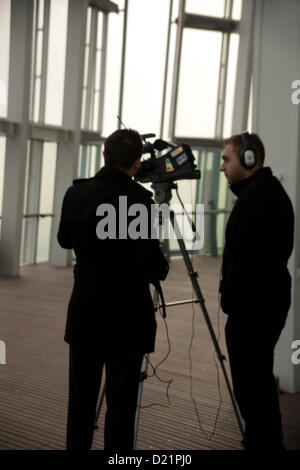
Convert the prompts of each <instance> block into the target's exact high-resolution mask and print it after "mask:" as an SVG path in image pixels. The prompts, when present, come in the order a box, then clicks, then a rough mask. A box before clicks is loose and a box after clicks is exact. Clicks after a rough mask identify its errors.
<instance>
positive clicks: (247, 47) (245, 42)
mask: <svg viewBox="0 0 300 470" xmlns="http://www.w3.org/2000/svg"><path fill="white" fill-rule="evenodd" d="M254 12H255V0H247V1H243V8H242V16H241V21H240V28H239V33H240V44H239V53H238V63H237V70H236V76H237V77H238V80H236V86H235V95H234V107H233V109H234V113H233V117H232V134H238V133H240V132H242V131H243V130H245V129H246V127H247V122H248V109H249V98H250V85H251V73H252V62H253V35H254ZM234 200H235V197H234V196H233V194H232V192H231V191H228V192H227V200H226V209H228V210H231V209H232V206H233V202H234Z"/></svg>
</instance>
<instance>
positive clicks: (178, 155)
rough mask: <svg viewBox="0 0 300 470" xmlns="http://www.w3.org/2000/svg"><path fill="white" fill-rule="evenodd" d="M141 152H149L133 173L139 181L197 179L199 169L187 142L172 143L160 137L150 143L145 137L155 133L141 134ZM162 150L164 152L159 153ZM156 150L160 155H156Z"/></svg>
mask: <svg viewBox="0 0 300 470" xmlns="http://www.w3.org/2000/svg"><path fill="white" fill-rule="evenodd" d="M142 137H143V140H144V142H145V143H144V150H143V154H146V153H150V155H151V156H150V158H148V159H147V160H143V161H142V162H141V165H140V168H139V170H138V172H137V174H136V175H135V180H136V181H139V182H141V183H148V182H151V183H166V182H172V181H176V180H184V179H199V178H200V177H201V173H200V170H197V166H196V164H195V157H194V155H193V153H192V150H191V147H190V146H189V145H187V144H181V145H174V144H171V143H169V142H166V141H165V140H162V139H157V140H155V142H154V143H153V144H152V143H151V142H149V141H147V140H146V139H150V138H152V137H155V134H143V135H142ZM164 150H168V151H167V152H166V153H164V154H161V152H163V151H164ZM158 152H159V153H160V155H159V156H158Z"/></svg>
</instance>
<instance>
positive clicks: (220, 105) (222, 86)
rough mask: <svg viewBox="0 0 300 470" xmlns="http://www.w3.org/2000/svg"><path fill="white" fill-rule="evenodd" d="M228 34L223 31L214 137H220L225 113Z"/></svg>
mask: <svg viewBox="0 0 300 470" xmlns="http://www.w3.org/2000/svg"><path fill="white" fill-rule="evenodd" d="M229 37H230V36H229V34H228V33H223V38H222V47H221V58H220V70H219V86H218V98H217V113H216V126H215V137H216V138H217V139H221V138H222V135H223V124H224V113H225V98H226V97H225V94H226V82H227V69H228V55H229Z"/></svg>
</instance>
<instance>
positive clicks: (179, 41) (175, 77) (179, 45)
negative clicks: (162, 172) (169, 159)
mask: <svg viewBox="0 0 300 470" xmlns="http://www.w3.org/2000/svg"><path fill="white" fill-rule="evenodd" d="M184 15H185V0H180V4H179V14H178V24H177V28H178V29H177V36H176V50H175V62H174V72H173V85H172V97H171V112H170V125H169V137H170V139H171V140H174V136H175V125H176V111H177V95H178V85H179V70H180V61H181V52H182V34H183V27H184Z"/></svg>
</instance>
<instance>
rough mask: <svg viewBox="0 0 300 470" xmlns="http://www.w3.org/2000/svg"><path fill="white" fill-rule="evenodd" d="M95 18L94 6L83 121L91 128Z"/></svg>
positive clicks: (96, 17) (95, 37)
mask: <svg viewBox="0 0 300 470" xmlns="http://www.w3.org/2000/svg"><path fill="white" fill-rule="evenodd" d="M97 19H98V11H97V10H96V9H95V8H93V9H92V14H91V29H90V47H89V62H88V76H87V89H86V107H85V121H84V124H85V126H84V127H85V128H86V129H92V125H93V102H94V83H95V58H96V42H97Z"/></svg>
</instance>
